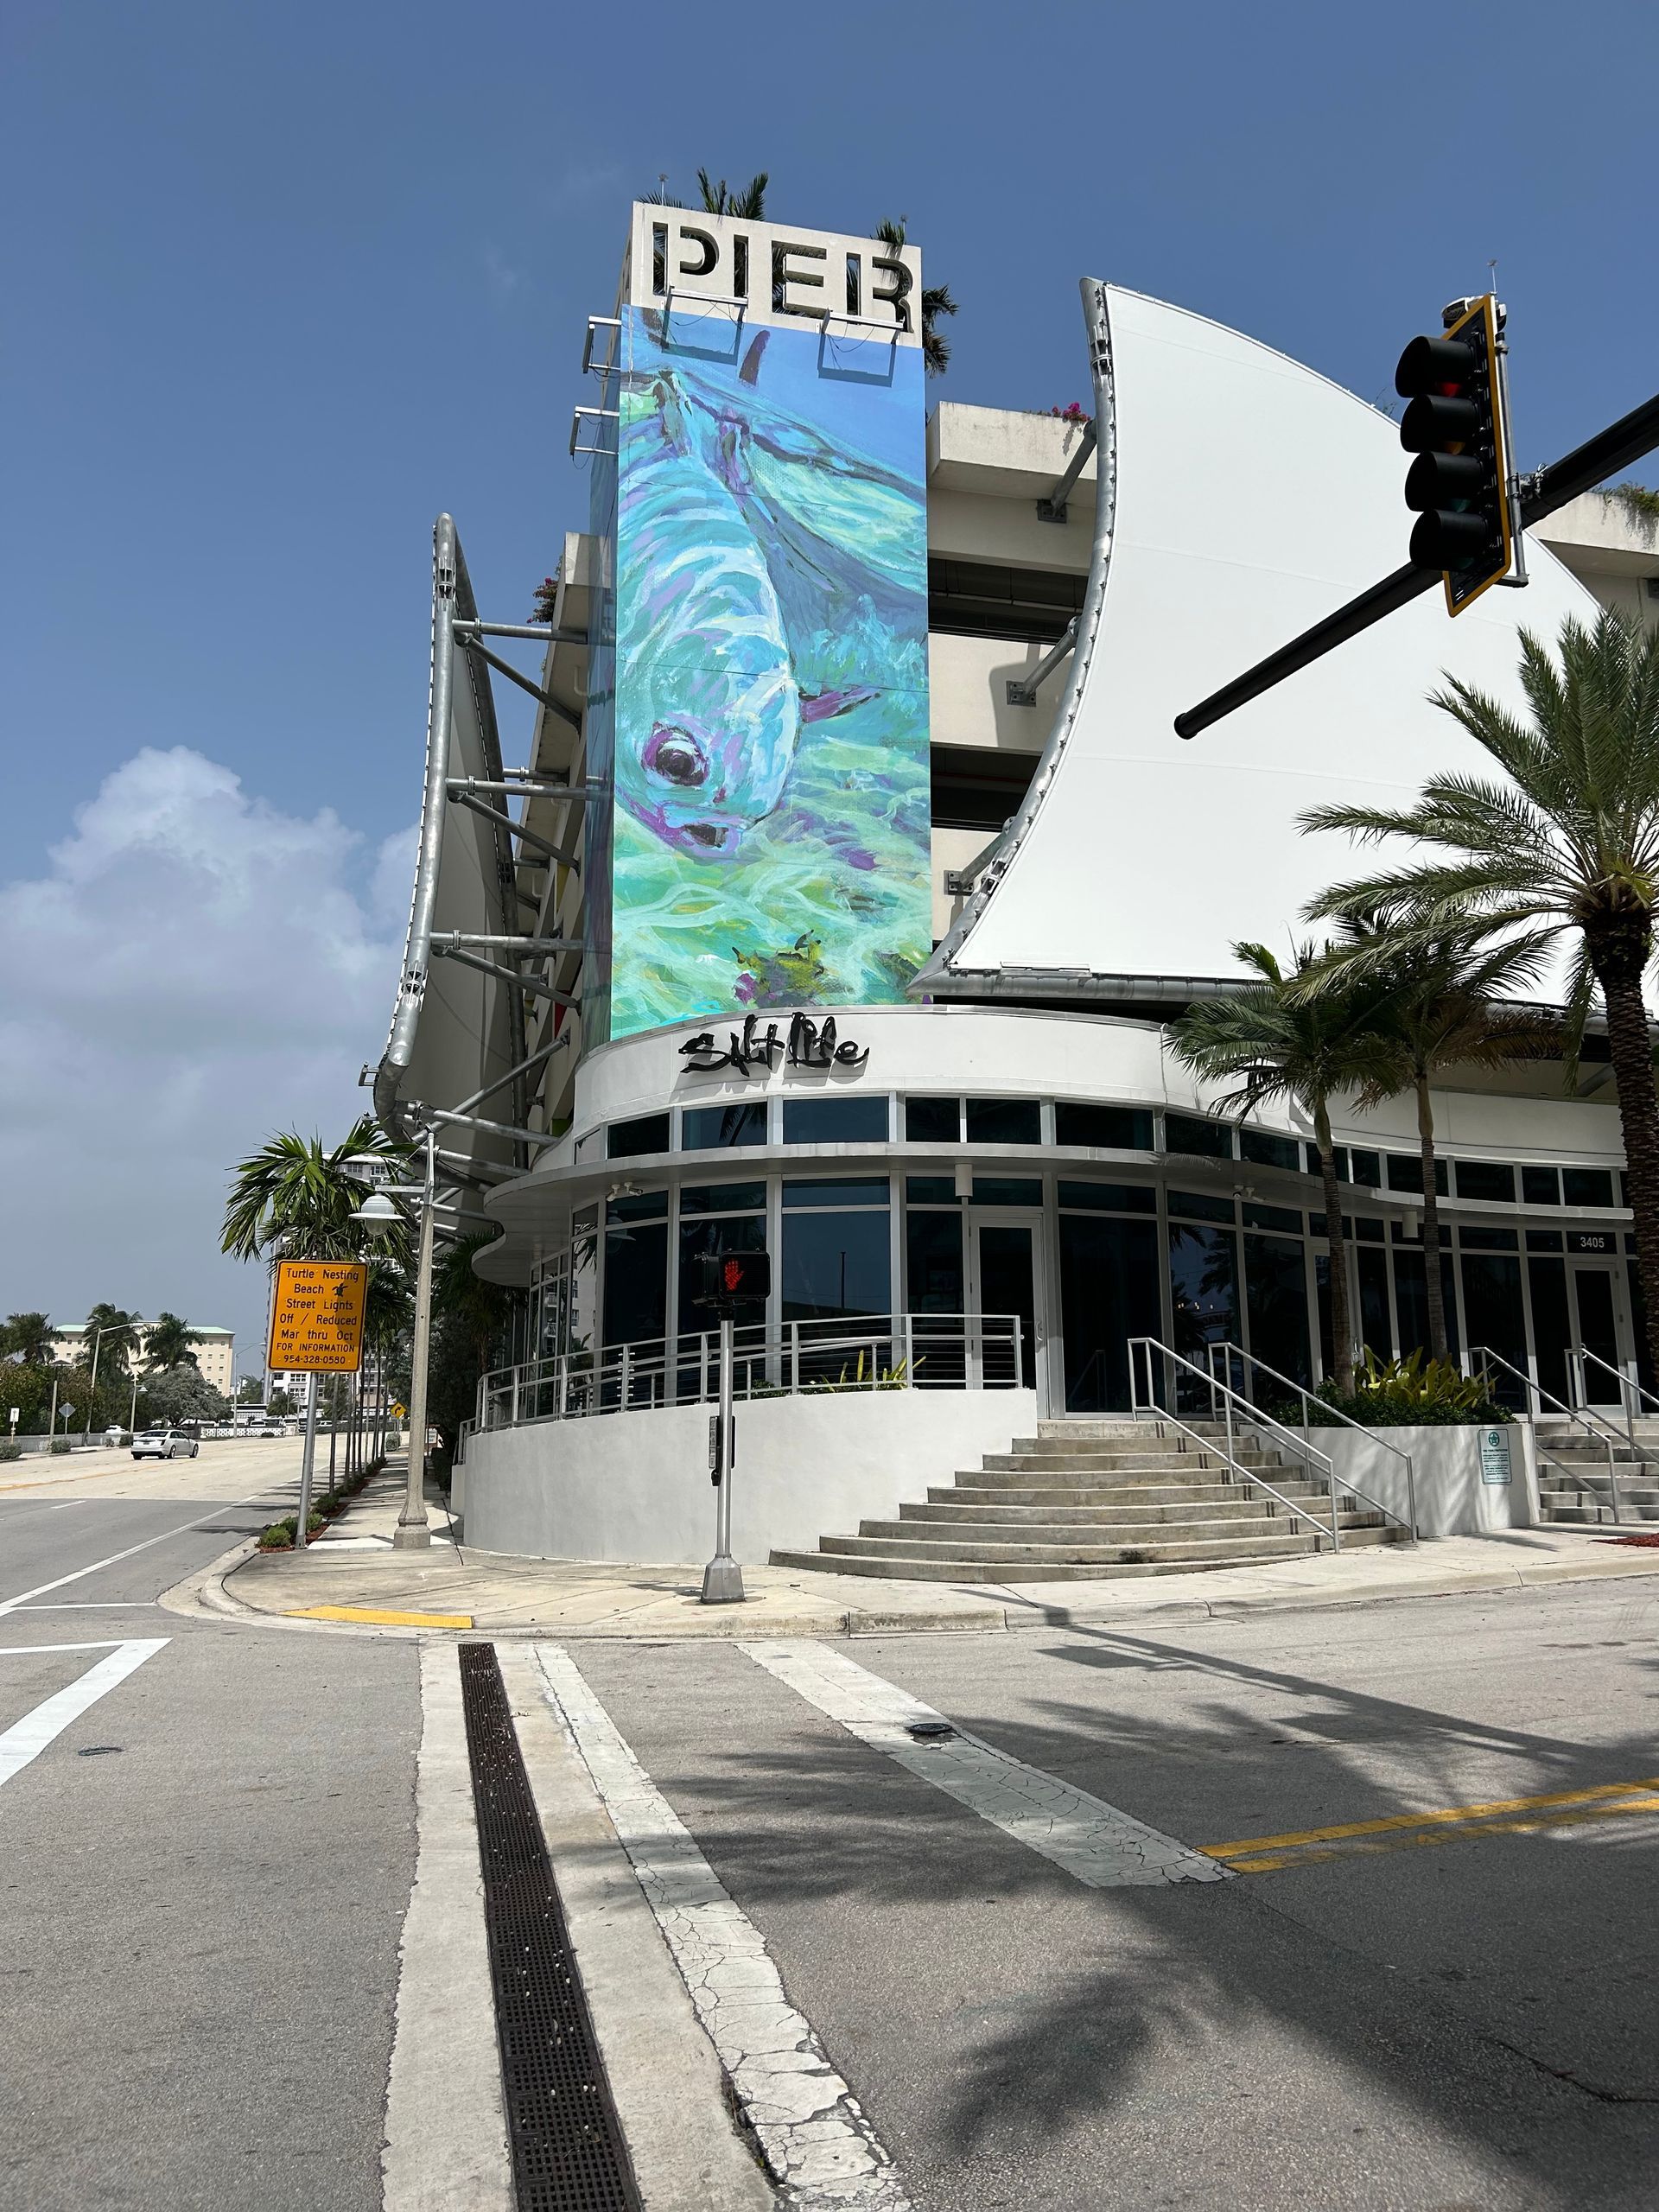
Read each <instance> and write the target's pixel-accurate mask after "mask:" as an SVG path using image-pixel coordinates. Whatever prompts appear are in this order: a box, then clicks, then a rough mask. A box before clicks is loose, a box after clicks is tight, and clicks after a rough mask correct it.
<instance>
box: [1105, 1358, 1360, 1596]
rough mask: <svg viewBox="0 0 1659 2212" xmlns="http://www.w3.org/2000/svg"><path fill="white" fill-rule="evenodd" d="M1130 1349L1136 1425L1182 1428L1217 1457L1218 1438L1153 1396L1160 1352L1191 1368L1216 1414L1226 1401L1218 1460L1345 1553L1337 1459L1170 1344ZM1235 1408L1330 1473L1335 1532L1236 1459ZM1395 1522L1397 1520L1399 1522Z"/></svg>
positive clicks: (1251, 1423) (1327, 1485) (1201, 1448)
mask: <svg viewBox="0 0 1659 2212" xmlns="http://www.w3.org/2000/svg"><path fill="white" fill-rule="evenodd" d="M1137 1351H1145V1353H1146V1355H1147V1399H1146V1402H1145V1404H1144V1405H1143V1404H1142V1403H1141V1378H1140V1376H1139V1373H1138V1371H1137V1368H1136V1362H1135V1354H1136V1352H1137ZM1154 1352H1158V1353H1160V1354H1161V1356H1162V1357H1163V1358H1164V1359H1165V1360H1166V1361H1168V1362H1170V1363H1172V1364H1173V1365H1174V1366H1177V1367H1184V1368H1185V1370H1186V1371H1187V1373H1188V1374H1189V1375H1196V1376H1197V1377H1198V1380H1199V1382H1200V1383H1205V1384H1206V1385H1207V1386H1208V1388H1209V1389H1210V1392H1211V1407H1212V1408H1213V1406H1214V1404H1215V1395H1214V1394H1215V1392H1216V1391H1217V1390H1219V1391H1220V1392H1221V1394H1222V1396H1223V1398H1224V1400H1225V1401H1226V1414H1227V1447H1226V1449H1225V1451H1222V1452H1217V1444H1216V1440H1215V1438H1214V1437H1213V1436H1210V1437H1205V1436H1200V1435H1199V1434H1198V1431H1197V1429H1196V1428H1191V1427H1188V1426H1187V1424H1186V1422H1185V1421H1183V1420H1182V1419H1181V1418H1180V1416H1179V1414H1175V1413H1173V1412H1171V1411H1170V1410H1169V1408H1167V1407H1165V1406H1160V1404H1159V1403H1158V1401H1157V1399H1156V1397H1155V1396H1154V1393H1153V1388H1152V1355H1153V1353H1154ZM1128 1354H1129V1414H1130V1418H1131V1419H1134V1418H1135V1416H1136V1415H1138V1414H1143V1413H1145V1414H1151V1415H1153V1416H1154V1418H1155V1419H1156V1420H1158V1421H1167V1422H1168V1423H1169V1425H1170V1427H1172V1428H1179V1430H1180V1432H1181V1433H1182V1435H1183V1436H1190V1437H1191V1438H1192V1441H1193V1443H1194V1444H1196V1445H1197V1446H1198V1449H1199V1451H1200V1452H1217V1456H1218V1457H1219V1458H1221V1459H1224V1460H1225V1461H1226V1462H1227V1465H1229V1467H1230V1468H1231V1470H1232V1471H1233V1473H1234V1475H1235V1476H1236V1478H1237V1479H1238V1480H1239V1481H1240V1482H1242V1483H1254V1484H1255V1486H1256V1488H1257V1489H1258V1490H1264V1491H1266V1492H1267V1493H1268V1497H1273V1498H1276V1499H1277V1500H1278V1502H1279V1503H1280V1504H1281V1505H1282V1506H1283V1507H1284V1509H1285V1510H1286V1511H1287V1513H1294V1515H1295V1516H1296V1517H1297V1518H1298V1520H1301V1521H1306V1522H1309V1523H1310V1524H1311V1526H1313V1528H1315V1529H1318V1530H1319V1534H1320V1535H1322V1536H1324V1535H1328V1536H1329V1537H1330V1539H1331V1548H1332V1551H1333V1552H1335V1551H1340V1550H1341V1549H1342V1530H1341V1528H1340V1526H1339V1524H1338V1517H1337V1471H1336V1465H1335V1463H1334V1462H1333V1461H1332V1459H1328V1458H1327V1457H1326V1455H1325V1453H1324V1452H1321V1451H1320V1450H1319V1448H1318V1446H1315V1445H1312V1444H1307V1443H1305V1442H1301V1441H1299V1440H1298V1439H1297V1437H1296V1436H1295V1435H1294V1433H1293V1432H1292V1431H1291V1430H1289V1429H1287V1428H1286V1427H1284V1426H1283V1425H1282V1424H1281V1422H1279V1421H1274V1418H1273V1415H1272V1414H1264V1413H1262V1411H1261V1409H1260V1408H1259V1407H1255V1406H1252V1405H1251V1404H1250V1403H1249V1401H1248V1399H1244V1398H1241V1397H1239V1395H1238V1393H1237V1391H1236V1390H1235V1389H1233V1388H1232V1386H1231V1385H1230V1383H1217V1380H1216V1378H1215V1376H1213V1375H1206V1374H1205V1371H1204V1370H1203V1368H1201V1367H1199V1366H1198V1365H1197V1363H1195V1362H1194V1361H1192V1360H1190V1359H1188V1358H1187V1357H1186V1356H1185V1353H1183V1352H1179V1351H1171V1350H1170V1348H1169V1346H1168V1345H1167V1344H1160V1342H1159V1340H1158V1338H1156V1337H1130V1338H1128ZM1171 1395H1172V1396H1173V1395H1174V1394H1173V1392H1172V1393H1171ZM1235 1402H1236V1403H1237V1404H1238V1405H1240V1406H1242V1407H1243V1409H1244V1412H1245V1414H1246V1416H1247V1420H1248V1425H1249V1427H1252V1428H1255V1427H1262V1428H1271V1429H1275V1430H1277V1432H1278V1433H1279V1434H1280V1435H1281V1437H1282V1438H1283V1439H1284V1440H1285V1442H1286V1443H1287V1444H1288V1445H1289V1446H1290V1447H1291V1449H1292V1450H1293V1451H1295V1452H1301V1453H1302V1454H1303V1456H1304V1457H1305V1458H1306V1459H1310V1460H1313V1459H1317V1460H1318V1461H1319V1464H1320V1465H1322V1466H1323V1467H1324V1469H1325V1488H1326V1491H1327V1492H1328V1494H1329V1497H1330V1500H1331V1526H1330V1528H1329V1529H1326V1527H1325V1523H1324V1522H1323V1521H1321V1520H1320V1519H1319V1516H1318V1514H1316V1513H1310V1512H1309V1511H1308V1510H1307V1508H1306V1506H1305V1505H1298V1504H1297V1503H1296V1501H1295V1499H1294V1498H1293V1497H1286V1496H1285V1494H1284V1492H1283V1491H1279V1490H1275V1489H1274V1486H1273V1484H1271V1483H1270V1482H1265V1481H1263V1479H1262V1474H1261V1471H1260V1470H1259V1469H1258V1468H1254V1467H1245V1466H1242V1465H1240V1463H1239V1460H1238V1458H1237V1456H1236V1446H1235V1444H1234V1441H1233V1406H1234V1404H1235ZM1395 1517H1396V1518H1397V1516H1395Z"/></svg>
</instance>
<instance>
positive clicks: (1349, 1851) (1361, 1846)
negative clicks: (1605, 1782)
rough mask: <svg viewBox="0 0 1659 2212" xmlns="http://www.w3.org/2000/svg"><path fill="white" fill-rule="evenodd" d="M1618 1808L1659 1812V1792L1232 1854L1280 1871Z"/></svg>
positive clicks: (1240, 1868) (1558, 1824)
mask: <svg viewBox="0 0 1659 2212" xmlns="http://www.w3.org/2000/svg"><path fill="white" fill-rule="evenodd" d="M1616 1813H1659V1797H1618V1798H1611V1799H1607V1800H1604V1801H1603V1802H1601V1803H1600V1804H1597V1805H1586V1806H1580V1807H1578V1808H1573V1809H1569V1810H1567V1811H1563V1812H1554V1813H1549V1812H1544V1813H1539V1814H1538V1815H1535V1817H1533V1818H1531V1819H1529V1820H1518V1821H1464V1822H1463V1823H1461V1824H1460V1825H1459V1826H1458V1827H1440V1828H1418V1829H1415V1830H1414V1831H1413V1832H1412V1833H1411V1834H1408V1835H1390V1836H1376V1837H1370V1838H1364V1837H1357V1838H1356V1839H1355V1840H1353V1841H1352V1842H1351V1843H1346V1844H1338V1845H1337V1846H1336V1847H1334V1848H1332V1849H1331V1850H1328V1851H1318V1850H1306V1851H1287V1852H1284V1853H1268V1856H1267V1857H1266V1858H1265V1859H1228V1861H1227V1862H1226V1863H1227V1865H1228V1866H1230V1867H1231V1868H1232V1870H1233V1872H1234V1873H1235V1874H1276V1873H1279V1872H1281V1871H1282V1870H1283V1869H1284V1868H1286V1867H1287V1866H1320V1865H1322V1864H1323V1863H1324V1862H1325V1860H1327V1859H1357V1858H1360V1857H1369V1856H1373V1855H1380V1854H1381V1853H1383V1852H1388V1851H1416V1850H1421V1849H1424V1848H1426V1847H1429V1846H1432V1845H1435V1844H1441V1843H1460V1842H1462V1841H1463V1840H1464V1838H1465V1836H1478V1835H1536V1834H1538V1833H1539V1832H1540V1830H1541V1829H1544V1828H1567V1827H1583V1826H1584V1825H1585V1824H1586V1822H1587V1821H1605V1820H1611V1818H1612V1816H1613V1815H1614V1814H1616Z"/></svg>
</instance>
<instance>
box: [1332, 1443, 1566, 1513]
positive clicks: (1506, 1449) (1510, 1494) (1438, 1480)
mask: <svg viewBox="0 0 1659 2212" xmlns="http://www.w3.org/2000/svg"><path fill="white" fill-rule="evenodd" d="M1376 1437H1378V1438H1381V1439H1382V1440H1383V1443H1387V1444H1392V1445H1393V1446H1395V1451H1398V1452H1409V1453H1410V1455H1411V1461H1412V1472H1413V1476H1414V1481H1415V1486H1416V1491H1417V1527H1418V1532H1419V1534H1420V1535H1423V1536H1478V1535H1484V1533H1485V1532H1486V1531H1488V1530H1490V1529H1529V1528H1531V1527H1533V1526H1534V1525H1535V1522H1537V1520H1538V1517H1539V1516H1538V1478H1537V1470H1536V1463H1535V1456H1534V1452H1533V1434H1532V1430H1531V1428H1530V1427H1529V1426H1528V1425H1527V1424H1526V1423H1525V1422H1523V1421H1515V1422H1511V1423H1510V1424H1508V1425H1506V1426H1505V1427H1501V1428H1472V1427H1471V1428H1462V1427H1459V1428H1379V1429H1378V1430H1376ZM1492 1437H1497V1438H1498V1439H1499V1440H1500V1442H1499V1444H1498V1445H1497V1446H1491V1445H1490V1444H1489V1445H1488V1446H1487V1453H1488V1458H1489V1459H1491V1458H1493V1457H1494V1456H1496V1457H1497V1458H1502V1459H1506V1463H1507V1465H1508V1468H1509V1474H1510V1479H1509V1481H1508V1482H1507V1483H1497V1482H1486V1481H1483V1479H1482V1459H1481V1440H1482V1439H1483V1438H1488V1439H1490V1438H1492ZM1309 1442H1310V1443H1312V1444H1313V1446H1315V1447H1316V1449H1318V1450H1319V1451H1321V1452H1324V1453H1325V1456H1326V1457H1327V1458H1328V1459H1332V1460H1333V1461H1334V1462H1335V1464H1336V1470H1337V1473H1338V1477H1339V1478H1342V1477H1346V1478H1348V1479H1349V1480H1351V1481H1352V1482H1355V1483H1357V1484H1358V1485H1359V1487H1360V1489H1361V1490H1362V1491H1365V1492H1367V1493H1368V1494H1369V1496H1370V1497H1373V1498H1375V1499H1376V1502H1377V1503H1378V1504H1379V1505H1382V1506H1385V1507H1387V1508H1388V1509H1389V1511H1390V1512H1394V1513H1398V1514H1399V1515H1401V1516H1402V1518H1403V1517H1404V1516H1405V1514H1406V1510H1407V1505H1406V1471H1405V1468H1404V1466H1403V1465H1402V1462H1401V1461H1400V1460H1399V1459H1395V1457H1394V1454H1393V1453H1392V1452H1386V1451H1384V1450H1383V1448H1382V1445H1381V1444H1379V1443H1377V1442H1376V1441H1375V1440H1374V1439H1373V1437H1372V1435H1371V1434H1370V1433H1364V1434H1362V1433H1360V1431H1358V1430H1357V1429H1351V1428H1319V1429H1315V1430H1313V1432H1312V1433H1311V1434H1310V1436H1309Z"/></svg>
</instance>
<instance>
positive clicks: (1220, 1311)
mask: <svg viewBox="0 0 1659 2212" xmlns="http://www.w3.org/2000/svg"><path fill="white" fill-rule="evenodd" d="M1169 1281H1170V1291H1171V1294H1172V1297H1173V1301H1174V1308H1175V1349H1176V1351H1179V1352H1182V1353H1184V1354H1185V1357H1187V1358H1188V1359H1196V1360H1198V1362H1199V1363H1202V1362H1203V1359H1204V1353H1205V1346H1206V1345H1208V1344H1219V1343H1221V1342H1222V1341H1223V1339H1224V1338H1226V1339H1229V1340H1230V1342H1232V1343H1233V1344H1237V1343H1238V1342H1239V1330H1238V1240H1237V1238H1236V1236H1233V1235H1232V1234H1231V1233H1230V1231H1228V1230H1220V1229H1188V1228H1185V1227H1184V1226H1182V1225H1181V1224H1178V1223H1174V1222H1172V1223H1171V1224H1170V1230H1169ZM1189 1381H1190V1378H1189ZM1186 1396H1187V1391H1186V1388H1185V1386H1184V1385H1183V1384H1182V1383H1177V1385H1176V1403H1177V1405H1178V1406H1179V1405H1180V1404H1182V1403H1184V1402H1186Z"/></svg>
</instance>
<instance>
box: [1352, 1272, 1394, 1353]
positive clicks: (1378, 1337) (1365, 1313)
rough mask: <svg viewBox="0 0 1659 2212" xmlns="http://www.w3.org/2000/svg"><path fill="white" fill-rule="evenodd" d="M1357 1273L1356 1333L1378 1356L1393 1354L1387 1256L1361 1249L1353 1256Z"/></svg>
mask: <svg viewBox="0 0 1659 2212" xmlns="http://www.w3.org/2000/svg"><path fill="white" fill-rule="evenodd" d="M1356 1265H1357V1272H1358V1275H1359V1334H1360V1340H1361V1342H1362V1343H1363V1344H1369V1345H1370V1349H1371V1350H1372V1351H1374V1352H1375V1353H1376V1356H1377V1357H1378V1358H1379V1359H1389V1358H1391V1357H1393V1354H1394V1331H1393V1328H1392V1326H1391V1325H1390V1324H1389V1255H1388V1254H1387V1253H1386V1252H1361V1253H1359V1254H1357V1255H1356Z"/></svg>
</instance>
